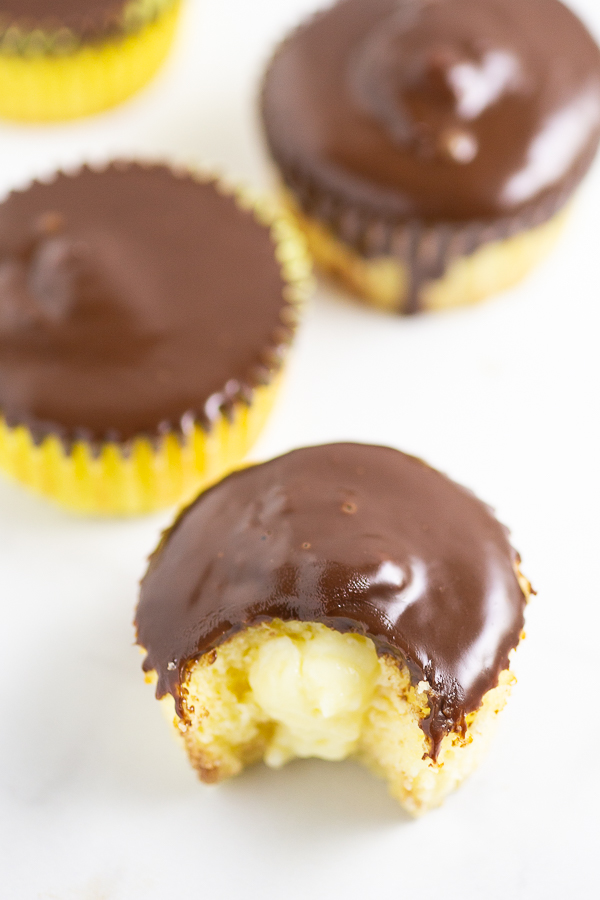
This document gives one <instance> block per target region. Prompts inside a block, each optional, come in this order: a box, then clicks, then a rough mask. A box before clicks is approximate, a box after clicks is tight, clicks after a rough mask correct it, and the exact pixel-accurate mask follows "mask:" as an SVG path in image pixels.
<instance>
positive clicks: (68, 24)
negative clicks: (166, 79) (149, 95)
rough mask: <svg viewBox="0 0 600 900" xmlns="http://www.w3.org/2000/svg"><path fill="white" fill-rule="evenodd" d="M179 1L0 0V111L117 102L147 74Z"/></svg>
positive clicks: (43, 111)
mask: <svg viewBox="0 0 600 900" xmlns="http://www.w3.org/2000/svg"><path fill="white" fill-rule="evenodd" d="M180 8H181V0H0V116H4V117H6V118H8V119H14V120H17V121H23V122H46V121H55V120H60V119H71V118H75V117H76V116H85V115H88V114H90V113H96V112H100V111H101V110H104V109H107V108H108V107H110V106H114V105H115V104H116V103H120V102H121V101H122V100H125V98H126V97H129V95H130V94H133V93H134V92H135V91H137V90H138V89H139V88H141V87H142V86H143V85H145V84H146V82H147V81H148V80H149V79H150V78H151V77H152V76H153V75H154V73H155V72H156V70H157V69H158V67H159V66H160V64H161V63H162V61H163V60H164V58H165V56H166V55H167V52H168V50H169V48H170V46H171V44H172V42H173V37H174V34H175V27H176V23H177V20H178V17H179V11H180Z"/></svg>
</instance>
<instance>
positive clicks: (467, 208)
mask: <svg viewBox="0 0 600 900" xmlns="http://www.w3.org/2000/svg"><path fill="white" fill-rule="evenodd" d="M262 113H263V119H264V127H265V130H266V137H267V142H268V146H269V148H270V152H271V154H272V157H273V159H274V161H275V164H276V166H277V167H278V169H279V172H280V174H281V178H282V181H283V189H284V194H285V198H286V202H287V204H288V206H289V207H290V209H291V210H292V211H293V212H294V214H295V216H296V218H297V219H298V221H299V222H300V224H301V225H302V227H303V229H304V231H305V233H306V235H307V236H308V240H309V244H310V247H311V249H312V251H313V254H314V257H315V259H316V260H317V262H318V263H319V264H320V265H321V266H322V267H323V268H324V269H325V270H327V271H329V272H330V273H332V274H333V275H334V276H335V277H337V278H339V279H340V280H341V281H342V282H344V283H345V284H346V285H347V286H348V287H349V288H350V289H351V290H352V291H353V292H355V293H356V294H357V295H359V296H360V297H362V298H363V299H365V300H367V301H369V302H371V303H373V304H375V305H377V306H379V307H381V308H384V309H387V310H393V311H396V312H405V313H414V312H417V311H420V310H430V309H441V308H447V307H452V306H456V305H459V304H467V303H473V302H476V301H478V300H480V299H482V298H483V297H486V296H487V295H489V294H492V293H494V292H496V291H499V290H502V289H504V288H507V287H509V286H510V285H512V284H513V283H515V282H516V281H518V280H519V279H520V278H521V277H522V276H524V275H525V274H526V272H527V271H528V270H529V269H530V268H531V267H532V266H533V265H534V264H535V263H536V262H537V261H538V260H539V259H540V258H542V257H543V256H544V255H545V254H546V253H547V252H548V251H549V250H550V249H551V247H552V246H553V243H554V241H555V238H556V236H557V234H558V233H559V231H560V228H561V225H562V223H563V219H564V210H565V205H566V204H567V201H568V200H569V198H570V197H571V195H572V194H573V191H574V189H575V188H576V187H577V185H578V184H579V182H580V180H581V178H582V177H583V175H584V174H585V172H586V171H587V169H588V167H589V166H590V164H591V162H592V159H593V157H594V154H595V152H596V149H597V145H598V139H599V137H600V51H599V49H598V47H597V46H596V44H595V43H594V41H593V39H592V37H591V36H590V35H589V33H588V32H587V31H586V29H585V28H584V26H583V25H582V23H581V22H580V21H579V20H578V19H577V18H576V17H575V16H574V14H573V13H572V12H570V10H568V9H567V8H566V7H565V6H563V5H562V3H560V2H558V0H527V2H523V0H341V2H338V3H337V4H336V5H335V6H333V7H332V8H331V9H327V10H325V11H324V12H322V13H320V14H318V15H317V16H316V17H314V18H313V19H312V20H310V21H309V22H308V23H306V24H304V25H303V26H301V27H300V28H299V29H298V30H297V31H295V32H294V33H293V34H292V35H291V36H290V37H289V38H288V39H287V40H286V41H285V42H284V43H283V45H282V46H280V48H279V49H278V50H277V52H276V54H275V56H274V58H273V60H272V62H271V65H270V67H269V69H268V72H267V75H266V80H265V83H264V90H263V96H262Z"/></svg>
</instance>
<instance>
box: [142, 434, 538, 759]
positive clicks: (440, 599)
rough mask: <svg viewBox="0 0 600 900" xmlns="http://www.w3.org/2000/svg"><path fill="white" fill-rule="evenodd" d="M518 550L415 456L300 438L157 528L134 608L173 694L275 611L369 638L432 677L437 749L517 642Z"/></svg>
mask: <svg viewBox="0 0 600 900" xmlns="http://www.w3.org/2000/svg"><path fill="white" fill-rule="evenodd" d="M518 559H519V558H518V555H517V553H516V552H515V551H514V550H513V548H512V547H511V545H510V543H509V540H508V532H507V530H506V529H505V528H504V527H503V526H502V525H500V524H499V523H498V521H497V520H496V519H495V518H494V516H493V514H492V511H491V510H490V509H489V507H487V506H485V505H484V504H483V503H481V502H480V501H479V500H477V499H476V497H475V496H474V495H473V494H472V493H471V492H470V491H468V490H466V489H464V488H462V487H460V486H459V485H457V484H455V483H454V482H452V481H450V480H449V479H448V478H446V477H445V476H444V475H442V474H440V473H439V472H437V471H435V470H434V469H432V468H430V467H429V466H427V465H426V464H425V463H423V462H421V460H419V459H415V458H414V457H411V456H406V455H405V454H403V453H400V452H399V451H397V450H392V449H390V448H387V447H376V446H365V445H362V444H332V445H326V446H320V447H308V448H305V449H302V450H296V451H294V452H292V453H288V454H287V455H285V456H281V457H279V458H277V459H274V460H272V461H271V462H268V463H265V464H263V465H259V466H254V467H251V468H248V469H244V470H242V471H239V472H236V473H234V474H233V475H230V476H229V477H227V478H225V479H224V480H223V481H221V482H220V483H219V484H217V485H215V486H214V487H212V488H211V489H209V490H208V491H206V492H205V493H204V494H202V495H201V496H200V497H199V498H198V499H197V500H196V502H195V503H193V504H192V505H191V506H190V507H188V509H187V510H185V511H184V513H183V514H182V515H181V516H180V517H179V519H178V520H177V521H176V523H175V525H174V526H173V528H172V529H171V530H170V531H169V532H167V534H166V535H165V536H164V538H163V541H162V543H161V545H160V547H159V548H158V550H157V552H156V553H155V554H154V556H153V557H152V559H151V562H150V567H149V569H148V572H147V574H146V576H145V578H144V579H143V581H142V587H141V596H140V602H139V606H138V610H137V617H136V626H137V636H138V643H139V644H140V645H141V646H142V647H143V648H144V649H145V650H146V653H147V656H146V659H145V662H144V669H145V670H146V671H149V670H155V671H156V673H157V675H158V686H157V696H159V697H161V696H163V695H164V694H166V693H171V694H172V695H173V696H174V697H175V699H176V702H177V703H179V701H180V696H179V686H180V683H181V681H182V679H183V678H184V677H185V672H186V667H187V665H188V664H189V663H190V661H192V660H194V659H196V658H197V657H199V656H200V655H201V654H203V653H206V652H208V651H210V650H211V649H213V648H215V647H216V646H218V645H219V644H220V643H222V642H223V641H225V640H226V639H227V638H229V637H230V636H232V635H233V634H234V633H235V632H236V631H238V630H239V629H242V628H245V627H248V626H251V625H254V624H257V623H259V622H261V621H264V620H270V619H274V618H279V619H283V620H298V621H305V622H321V623H323V624H325V625H328V626H330V627H332V628H334V629H337V630H339V631H353V632H356V633H360V634H365V635H367V636H368V637H370V638H372V640H373V641H374V642H375V645H376V647H377V650H378V652H379V653H381V654H391V655H392V656H394V657H396V658H398V659H400V660H402V661H406V663H407V665H408V667H409V670H410V672H411V676H412V678H413V681H414V683H415V684H416V683H418V682H420V681H427V682H428V684H429V696H430V701H431V714H430V716H429V718H428V719H427V720H425V721H424V722H422V727H423V729H424V731H425V733H426V734H427V735H429V736H430V738H431V752H432V755H434V756H435V755H436V753H437V751H438V749H439V746H440V743H441V740H442V738H443V736H444V735H445V734H446V733H448V732H449V731H451V730H460V729H461V728H463V727H464V720H465V716H466V714H468V713H469V712H472V711H473V710H475V709H477V708H478V706H479V705H480V703H481V700H482V698H483V695H484V694H485V693H486V692H487V691H488V690H489V689H490V688H492V687H494V686H495V685H496V684H497V682H498V676H499V673H500V672H501V671H502V670H503V669H505V668H506V667H507V666H508V655H509V653H510V651H511V650H512V649H513V648H514V647H516V645H517V644H518V642H519V638H520V635H521V632H522V628H523V614H524V607H525V603H526V597H525V595H524V592H523V590H522V588H521V586H520V583H519V580H518V578H517V574H516V573H517V564H518ZM178 708H179V712H180V714H181V713H182V709H181V707H178Z"/></svg>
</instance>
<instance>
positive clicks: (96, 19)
mask: <svg viewBox="0 0 600 900" xmlns="http://www.w3.org/2000/svg"><path fill="white" fill-rule="evenodd" d="M176 2H177V0H86V2H85V3H82V2H81V0H0V37H2V36H4V43H3V44H2V45H0V48H1V49H4V50H6V49H8V50H11V51H13V52H15V51H17V52H18V50H19V49H27V48H28V37H30V36H31V35H32V34H34V33H40V32H41V33H43V34H44V35H45V36H46V37H47V38H48V40H50V44H49V45H48V47H47V48H46V49H50V50H51V49H53V44H52V37H55V38H56V40H57V45H56V48H55V49H58V50H60V49H61V48H64V49H72V43H73V42H75V43H77V41H79V40H80V41H84V42H94V41H98V40H102V39H104V38H110V37H112V36H115V35H118V34H123V33H126V32H128V31H131V30H136V29H137V28H139V27H140V26H142V25H144V24H146V23H148V22H150V21H152V19H154V18H155V17H156V16H157V15H158V14H159V13H161V12H162V11H163V10H164V9H166V8H168V7H169V6H173V5H174V4H175V3H176ZM67 35H68V36H69V37H70V41H69V40H67ZM19 36H21V40H22V41H23V42H24V43H23V47H21V46H20V41H19ZM63 45H64V47H63Z"/></svg>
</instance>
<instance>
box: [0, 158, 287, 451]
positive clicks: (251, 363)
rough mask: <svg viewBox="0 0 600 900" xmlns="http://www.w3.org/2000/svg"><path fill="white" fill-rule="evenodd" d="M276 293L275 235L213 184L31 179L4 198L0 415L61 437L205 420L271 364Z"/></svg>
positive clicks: (129, 171) (146, 171) (154, 177)
mask: <svg viewBox="0 0 600 900" xmlns="http://www.w3.org/2000/svg"><path fill="white" fill-rule="evenodd" d="M283 288H284V284H283V280H282V276H281V273H280V268H279V264H278V262H277V261H276V259H275V255H274V245H273V242H272V239H271V235H270V233H269V229H268V228H266V227H264V226H263V225H260V224H259V223H258V222H257V221H256V220H255V219H254V217H253V216H252V215H251V214H249V213H247V212H245V211H243V210H242V209H240V207H239V206H238V204H237V203H236V201H235V200H234V199H233V198H232V197H226V196H224V195H223V194H222V193H221V192H220V191H219V190H218V189H217V188H216V187H215V185H214V184H212V183H204V184H201V183H199V182H198V181H196V180H195V179H194V178H193V177H191V176H175V175H173V174H172V173H171V171H170V170H169V169H168V168H166V167H163V166H147V167H146V166H141V165H134V164H131V165H114V166H111V167H109V168H108V169H107V170H105V171H103V172H96V171H91V170H89V169H83V170H82V171H81V172H80V173H79V174H77V175H76V176H66V175H58V176H56V178H55V179H54V181H52V182H51V183H49V184H40V183H35V184H34V185H32V187H30V188H29V189H28V190H27V191H23V192H17V193H13V194H11V195H10V197H9V198H8V199H7V200H6V201H5V203H3V204H2V205H0V411H1V412H2V414H3V415H4V416H5V418H6V419H7V421H8V422H9V424H11V425H16V424H25V425H27V426H28V427H29V428H30V429H31V430H32V431H33V433H34V435H36V436H37V437H39V438H41V437H43V436H44V435H45V434H47V433H49V432H52V433H56V434H59V435H60V436H61V437H62V438H64V439H65V440H67V441H69V440H72V439H74V437H76V436H78V435H82V436H85V437H86V439H89V440H97V441H102V440H104V439H105V438H106V437H107V436H108V435H110V436H111V437H112V438H115V437H116V438H118V439H121V440H127V439H129V438H132V437H134V436H136V435H138V434H149V435H156V434H157V433H158V432H159V430H160V429H161V428H166V427H167V426H168V427H169V430H177V429H179V428H181V427H182V420H183V419H184V418H185V420H186V421H187V419H189V418H192V419H193V418H198V419H200V420H203V421H205V422H206V423H207V424H208V423H209V422H210V421H211V420H212V419H214V417H215V416H216V415H218V413H219V409H220V407H221V405H223V404H226V405H229V404H231V403H233V402H235V401H236V399H238V398H239V397H247V396H249V393H250V392H251V391H252V389H253V387H254V386H255V385H256V384H257V383H258V381H259V379H260V378H262V377H263V376H264V377H266V378H267V379H268V377H269V369H268V368H267V369H265V358H266V357H267V356H268V357H269V359H270V365H271V368H275V363H274V360H275V357H276V356H277V352H278V348H279V349H281V345H282V343H285V341H286V340H287V341H289V339H290V337H291V329H289V328H286V327H285V325H282V322H281V315H282V312H285V310H286V303H285V301H284V299H283ZM265 373H266V374H265Z"/></svg>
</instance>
